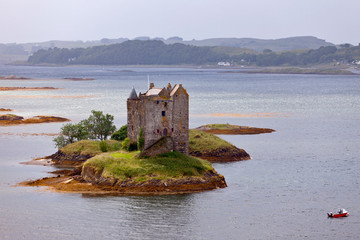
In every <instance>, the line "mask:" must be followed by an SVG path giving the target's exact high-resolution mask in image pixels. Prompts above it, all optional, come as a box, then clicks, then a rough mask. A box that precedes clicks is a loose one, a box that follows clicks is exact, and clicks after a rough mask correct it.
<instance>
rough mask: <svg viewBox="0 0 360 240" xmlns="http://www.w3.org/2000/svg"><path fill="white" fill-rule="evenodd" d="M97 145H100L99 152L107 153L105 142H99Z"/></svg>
mask: <svg viewBox="0 0 360 240" xmlns="http://www.w3.org/2000/svg"><path fill="white" fill-rule="evenodd" d="M99 145H100V150H101V151H102V152H107V151H108V144H107V143H106V141H100V142H99Z"/></svg>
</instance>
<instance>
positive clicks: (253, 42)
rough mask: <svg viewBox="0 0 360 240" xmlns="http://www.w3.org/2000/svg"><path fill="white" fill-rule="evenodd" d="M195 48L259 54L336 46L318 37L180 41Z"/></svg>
mask: <svg viewBox="0 0 360 240" xmlns="http://www.w3.org/2000/svg"><path fill="white" fill-rule="evenodd" d="M178 42H181V43H185V44H190V45H194V46H226V47H237V48H247V49H250V50H254V51H257V52H262V51H263V50H265V49H270V50H272V51H274V52H279V51H290V50H298V49H317V48H319V47H326V46H334V44H332V43H329V42H326V41H325V40H322V39H319V38H316V37H289V38H281V39H274V40H266V39H256V38H211V39H205V40H192V41H178Z"/></svg>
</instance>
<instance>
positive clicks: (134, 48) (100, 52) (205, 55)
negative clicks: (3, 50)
mask: <svg viewBox="0 0 360 240" xmlns="http://www.w3.org/2000/svg"><path fill="white" fill-rule="evenodd" d="M28 62H29V63H30V64H62V65H71V64H90V65H182V64H188V65H207V64H210V65H216V64H217V63H218V62H229V63H231V64H232V65H242V66H243V65H247V66H311V65H317V64H329V63H331V64H340V63H341V64H354V65H358V64H359V63H360V46H351V45H348V44H343V45H342V46H339V47H335V46H327V47H324V46H322V47H320V48H318V49H310V50H303V51H284V52H273V51H271V50H270V49H265V50H264V51H263V52H262V53H259V52H255V51H251V50H248V49H244V48H236V47H218V46H217V47H208V46H206V47H198V46H191V45H185V44H182V43H174V44H165V43H164V42H162V41H160V40H147V41H145V40H131V41H126V42H123V43H119V44H111V45H103V46H95V47H88V48H72V49H68V48H56V47H55V48H50V49H48V50H44V49H40V50H39V51H37V52H35V53H34V54H33V55H32V56H30V57H29V59H28Z"/></svg>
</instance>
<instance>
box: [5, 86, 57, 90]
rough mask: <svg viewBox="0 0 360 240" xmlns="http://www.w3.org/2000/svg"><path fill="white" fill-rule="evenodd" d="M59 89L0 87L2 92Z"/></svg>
mask: <svg viewBox="0 0 360 240" xmlns="http://www.w3.org/2000/svg"><path fill="white" fill-rule="evenodd" d="M57 89H58V88H54V87H0V91H44V90H57Z"/></svg>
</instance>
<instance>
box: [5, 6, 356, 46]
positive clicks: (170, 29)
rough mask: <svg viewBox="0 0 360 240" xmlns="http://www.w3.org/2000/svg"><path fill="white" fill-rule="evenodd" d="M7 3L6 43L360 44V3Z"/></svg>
mask: <svg viewBox="0 0 360 240" xmlns="http://www.w3.org/2000/svg"><path fill="white" fill-rule="evenodd" d="M0 1H1V5H0V6H1V8H0V9H1V14H0V22H1V23H0V43H10V42H17V43H24V42H41V41H48V40H99V39H101V38H120V37H127V38H134V37H138V36H150V37H164V38H168V37H172V36H180V37H183V38H184V39H185V40H191V39H198V40H200V39H205V38H215V37H237V38H242V37H253V38H263V39H276V38H283V37H293V36H315V37H318V38H321V39H325V40H327V41H329V42H333V43H336V44H338V43H351V44H356V45H357V44H358V43H359V42H360V19H359V11H360V0H0Z"/></svg>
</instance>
